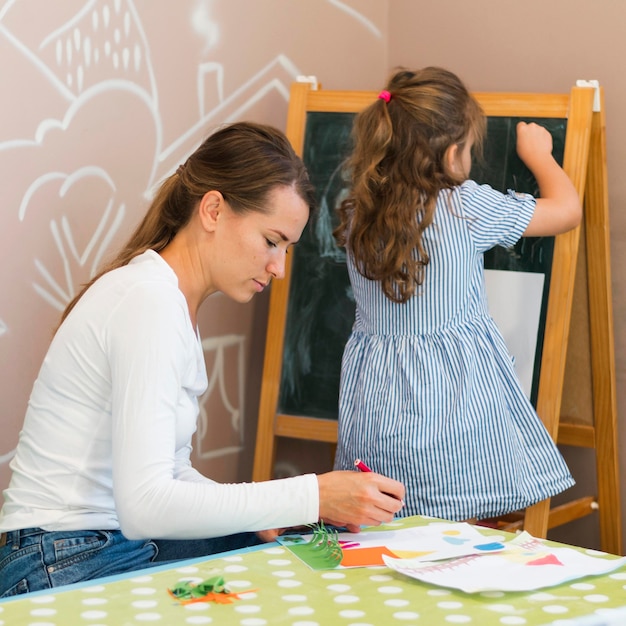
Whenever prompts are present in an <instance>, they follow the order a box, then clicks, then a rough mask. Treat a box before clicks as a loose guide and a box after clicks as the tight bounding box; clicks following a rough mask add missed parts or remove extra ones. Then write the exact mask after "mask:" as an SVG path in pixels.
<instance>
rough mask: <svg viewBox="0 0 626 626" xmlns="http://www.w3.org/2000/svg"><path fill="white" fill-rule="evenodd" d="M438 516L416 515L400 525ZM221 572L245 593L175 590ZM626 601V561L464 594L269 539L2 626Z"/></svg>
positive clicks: (20, 610)
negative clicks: (309, 555) (308, 558)
mask: <svg viewBox="0 0 626 626" xmlns="http://www.w3.org/2000/svg"><path fill="white" fill-rule="evenodd" d="M432 521H433V520H429V519H426V518H415V517H414V518H407V519H405V520H401V521H400V523H401V525H425V524H428V523H431V522H432ZM481 532H483V533H484V534H486V535H495V534H499V535H503V533H497V531H493V530H487V529H484V530H483V529H481ZM555 545H558V544H555ZM594 554H596V555H597V554H598V553H594ZM216 574H219V575H221V576H223V577H224V579H225V580H226V583H227V585H228V587H229V590H230V591H231V592H236V593H238V594H239V599H238V600H234V601H233V602H232V603H231V604H215V603H212V602H211V603H207V602H195V603H191V604H181V603H179V602H178V601H177V600H175V599H174V598H172V597H171V596H170V594H169V593H168V589H169V588H173V587H174V586H175V585H176V584H177V583H179V582H181V581H196V582H200V581H203V580H205V579H207V578H210V577H211V576H214V575H216ZM624 606H626V567H623V568H621V569H618V570H615V571H613V572H611V573H610V574H605V575H602V576H596V577H586V578H581V579H578V580H575V581H571V582H569V583H567V584H563V585H560V586H557V587H550V588H545V589H541V590H538V591H533V592H525V593H521V592H518V593H502V592H484V593H475V594H467V593H463V592H461V591H456V590H454V589H445V588H442V587H436V586H434V585H429V584H426V583H422V582H419V581H417V580H414V579H411V578H408V577H406V576H403V575H402V574H399V573H396V572H393V571H392V570H390V569H388V568H386V567H376V568H355V569H340V570H326V571H313V570H311V569H310V568H309V567H307V566H306V565H304V564H303V563H302V562H301V561H300V560H299V559H298V558H297V557H296V556H294V555H293V554H292V553H291V552H290V551H289V550H288V549H287V548H284V547H283V546H279V545H277V544H268V546H267V547H263V548H261V549H255V550H249V551H241V552H234V553H226V554H224V555H222V556H220V557H218V558H213V559H207V560H197V559H196V560H194V561H188V562H184V563H181V564H178V566H177V567H169V568H163V567H161V568H155V569H153V570H143V571H141V572H137V573H135V574H134V575H132V576H126V577H123V578H122V577H117V578H109V579H103V580H100V581H92V582H91V583H85V584H82V585H77V586H72V587H65V588H63V589H62V590H60V591H57V592H54V593H42V592H39V593H33V594H27V595H25V596H21V597H19V598H18V599H16V600H5V601H2V602H0V626H134V625H137V626H146V625H148V624H154V625H164V626H173V625H179V624H180V625H190V626H191V625H203V624H212V625H222V624H228V625H231V624H232V625H237V626H265V625H274V624H281V625H285V626H335V625H341V626H408V625H410V624H415V625H417V626H439V625H442V626H447V625H454V624H470V625H473V626H490V625H498V626H535V625H547V624H553V625H554V626H579V625H580V626H605V625H606V626H609V625H610V626H613V625H615V626H617V625H618V624H624V625H626V613H622V612H621V611H620V610H618V609H619V608H620V607H624ZM620 613H621V618H620V617H619V616H618V614H620Z"/></svg>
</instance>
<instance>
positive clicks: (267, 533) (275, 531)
mask: <svg viewBox="0 0 626 626" xmlns="http://www.w3.org/2000/svg"><path fill="white" fill-rule="evenodd" d="M284 532H285V529H284V528H270V529H268V530H257V532H256V533H255V535H256V536H257V537H258V538H259V539H260V540H261V541H263V542H264V543H270V542H272V541H276V537H278V536H280V535H282V534H283V533H284Z"/></svg>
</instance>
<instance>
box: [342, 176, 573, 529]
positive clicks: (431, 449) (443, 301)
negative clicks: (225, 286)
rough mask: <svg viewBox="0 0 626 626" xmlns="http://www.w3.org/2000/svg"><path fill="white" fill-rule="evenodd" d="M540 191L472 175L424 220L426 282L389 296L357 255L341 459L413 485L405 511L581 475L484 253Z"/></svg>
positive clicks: (458, 508)
mask: <svg viewBox="0 0 626 626" xmlns="http://www.w3.org/2000/svg"><path fill="white" fill-rule="evenodd" d="M534 208H535V199H534V198H533V197H532V196H530V195H525V194H515V193H509V194H502V193H500V192H498V191H495V190H494V189H492V188H491V187H489V186H486V185H480V186H479V185H477V184H476V183H475V182H473V181H466V182H465V183H463V185H461V186H460V187H457V188H456V189H454V190H453V191H452V192H443V193H442V194H441V196H440V198H439V201H438V203H437V209H436V214H435V219H434V222H433V224H432V225H431V226H430V227H429V228H428V229H427V230H426V233H425V246H426V249H427V251H428V254H429V255H430V263H429V265H428V266H427V267H426V273H425V280H424V284H423V285H422V288H421V289H420V290H419V294H418V295H416V296H414V297H413V298H411V299H410V300H409V301H408V302H406V303H405V304H396V303H394V302H392V301H391V300H389V299H388V298H386V296H385V295H384V293H383V291H382V289H381V287H380V284H379V283H378V282H374V281H370V280H367V279H366V278H364V277H363V276H362V275H361V274H359V273H358V271H357V270H356V269H355V267H354V263H353V262H352V259H351V258H350V255H348V270H349V273H350V280H351V283H352V287H353V290H354V297H355V299H356V319H355V322H354V327H353V330H352V334H351V335H350V338H349V340H348V342H347V344H346V347H345V351H344V355H343V362H342V373H341V389H340V398H339V442H338V446H337V456H336V459H335V468H336V469H353V468H354V460H355V458H362V459H363V460H365V461H366V463H367V464H368V465H369V466H370V467H371V468H372V470H374V471H376V472H380V473H381V474H385V475H388V476H391V477H393V478H396V479H397V480H399V481H401V482H403V483H404V485H405V487H406V507H405V508H404V509H403V511H402V512H401V515H416V514H422V515H432V516H435V517H442V518H445V519H451V520H463V519H471V518H478V519H481V518H485V517H492V516H496V515H501V514H504V513H507V512H511V511H515V510H519V509H522V508H525V507H527V506H529V505H531V504H533V503H535V502H538V501H540V500H543V499H544V498H547V497H549V496H553V495H555V494H557V493H559V492H561V491H563V490H564V489H566V488H568V487H570V486H571V485H573V484H574V481H573V479H572V477H571V475H570V473H569V471H568V468H567V466H566V464H565V462H564V460H563V458H562V457H561V454H560V453H559V451H558V449H557V447H556V446H555V445H554V442H553V441H552V439H551V438H550V436H549V434H548V432H547V431H546V429H545V428H544V426H543V424H542V423H541V420H540V419H539V417H538V416H537V414H536V412H535V410H534V408H533V406H532V404H531V403H530V402H529V400H528V399H527V398H526V396H525V394H524V392H523V390H522V387H521V385H520V383H519V381H518V378H517V375H516V374H515V371H514V369H513V362H512V357H511V355H510V353H509V351H508V349H507V347H506V345H505V343H504V340H503V338H502V335H501V333H500V331H499V330H498V328H497V327H496V325H495V322H494V321H493V319H492V318H491V316H490V315H489V311H488V306H487V298H486V294H485V284H484V271H483V269H484V264H483V253H484V252H485V251H486V250H488V249H490V248H492V247H493V246H495V245H502V246H507V247H509V246H512V245H514V244H515V243H516V242H517V240H518V239H519V238H520V237H521V235H522V233H523V232H524V230H525V229H526V227H527V225H528V223H529V222H530V219H531V217H532V214H533V211H534Z"/></svg>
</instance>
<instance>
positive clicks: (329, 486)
mask: <svg viewBox="0 0 626 626" xmlns="http://www.w3.org/2000/svg"><path fill="white" fill-rule="evenodd" d="M317 481H318V484H319V490H320V519H322V520H323V521H324V522H325V523H328V524H332V525H334V526H346V527H347V528H348V530H349V531H351V532H356V531H358V530H359V527H360V526H378V525H380V524H382V523H383V522H390V521H391V520H393V516H394V515H395V514H396V513H397V512H398V511H399V510H400V509H401V508H402V507H403V506H404V504H403V499H404V486H403V485H402V483H399V482H398V481H397V480H393V479H391V478H387V477H386V476H381V475H380V474H376V473H375V472H353V471H336V472H328V473H326V474H320V475H319V476H318V477H317Z"/></svg>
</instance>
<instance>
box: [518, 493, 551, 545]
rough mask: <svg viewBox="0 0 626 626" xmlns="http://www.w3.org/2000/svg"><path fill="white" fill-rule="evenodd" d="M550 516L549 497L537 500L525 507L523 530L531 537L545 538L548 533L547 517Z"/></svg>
mask: <svg viewBox="0 0 626 626" xmlns="http://www.w3.org/2000/svg"><path fill="white" fill-rule="evenodd" d="M549 516H550V498H546V499H545V500H542V501H541V502H537V504H534V505H533V506H529V507H528V508H527V509H526V513H525V515H524V530H525V531H526V532H529V533H530V534H531V535H532V536H533V537H538V538H540V539H545V538H546V535H547V534H548V518H549Z"/></svg>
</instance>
